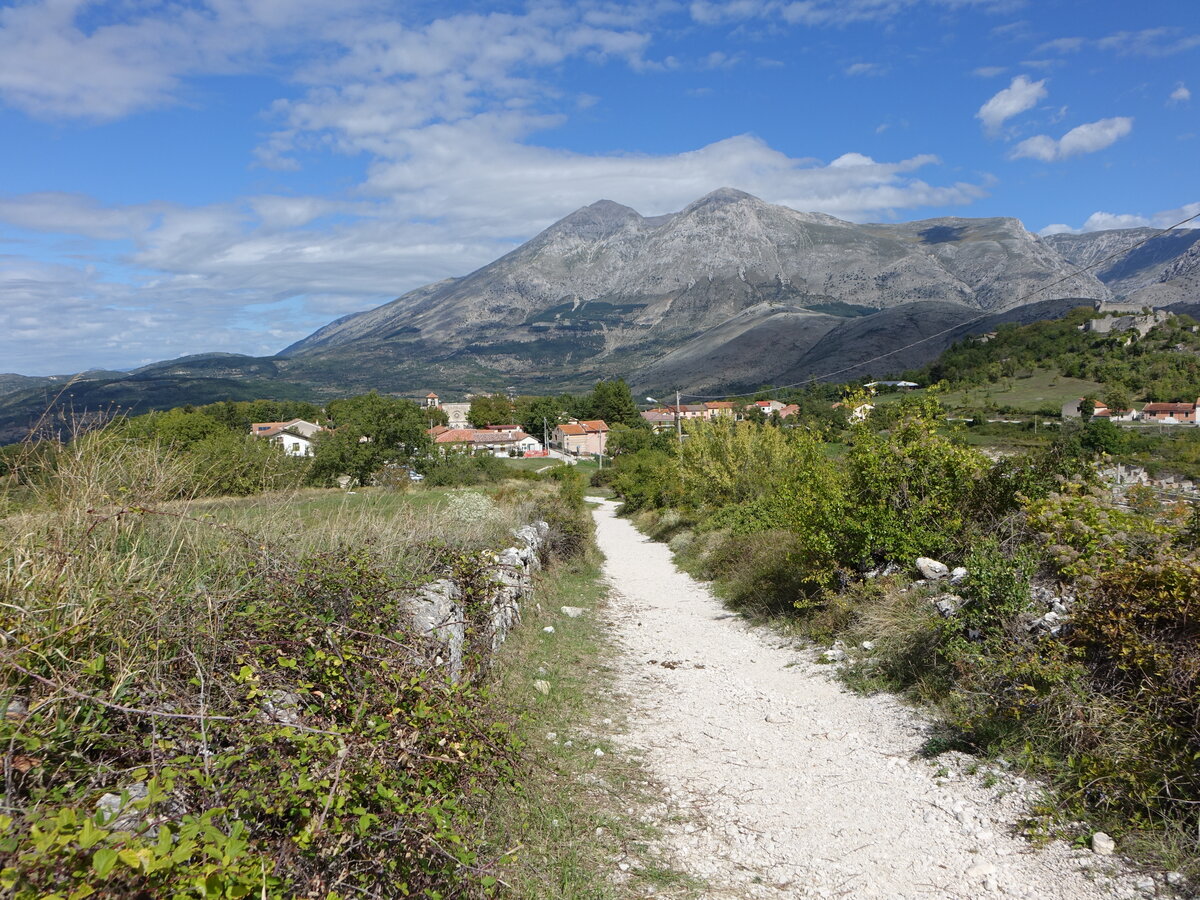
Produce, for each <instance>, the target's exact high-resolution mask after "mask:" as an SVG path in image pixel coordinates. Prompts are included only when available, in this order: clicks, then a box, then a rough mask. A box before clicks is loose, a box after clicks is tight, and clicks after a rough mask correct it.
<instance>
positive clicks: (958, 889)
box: [596, 502, 1162, 900]
mask: <svg viewBox="0 0 1200 900" xmlns="http://www.w3.org/2000/svg"><path fill="white" fill-rule="evenodd" d="M615 510H616V504H614V503H611V502H604V503H599V504H597V509H596V520H597V525H598V540H599V544H600V548H601V549H602V550H603V551H604V554H605V556H606V557H607V562H606V564H605V574H606V576H607V578H608V579H609V581H610V582H611V584H612V586H613V588H614V590H613V599H612V601H611V605H610V607H609V615H608V618H609V620H610V622H611V625H612V628H613V631H614V637H615V638H616V642H617V644H618V646H619V647H620V652H621V659H620V660H619V666H618V668H619V671H620V672H622V673H623V674H622V675H621V677H620V681H619V684H618V685H617V687H618V689H619V690H620V691H621V692H622V693H623V694H624V695H627V696H628V698H629V701H628V703H629V727H628V731H627V733H626V734H625V735H624V736H623V737H622V738H620V740H621V741H622V742H623V744H624V746H625V747H626V748H627V749H628V750H630V751H631V752H634V753H637V754H639V755H641V756H642V758H643V759H644V761H645V763H646V765H647V767H648V768H649V770H650V771H651V773H652V774H653V776H654V778H655V779H656V781H657V782H658V784H660V785H661V786H662V788H663V792H664V796H663V802H662V804H661V807H659V808H658V809H656V810H655V811H654V815H655V816H656V817H657V818H659V820H660V823H661V825H662V827H663V830H664V838H663V843H662V846H661V847H660V848H658V849H659V850H660V851H662V852H664V853H665V854H666V855H667V856H668V857H670V858H671V859H672V860H673V861H674V864H675V865H676V867H678V868H680V869H683V870H684V871H686V872H688V873H689V874H691V875H694V876H696V877H698V878H701V879H703V880H704V881H706V882H707V884H708V885H709V888H708V889H706V890H705V891H704V892H703V893H704V896H713V897H718V896H721V897H773V898H778V897H853V898H889V900H891V898H910V897H911V898H916V897H920V898H930V897H936V898H960V897H961V898H974V897H980V896H988V895H992V896H1015V897H1028V898H1039V900H1040V898H1062V900H1088V898H1098V897H1144V896H1147V895H1148V894H1153V892H1154V890H1155V885H1154V884H1153V883H1152V882H1148V881H1147V880H1146V879H1145V878H1144V877H1142V878H1141V883H1140V884H1139V883H1138V882H1139V877H1138V876H1137V875H1134V874H1120V873H1116V870H1117V869H1118V865H1117V863H1116V862H1115V861H1114V860H1113V859H1112V858H1109V857H1099V856H1096V855H1095V854H1093V853H1092V852H1091V851H1090V850H1083V849H1073V848H1070V847H1068V846H1066V845H1064V844H1061V843H1060V844H1056V845H1054V846H1052V847H1050V848H1048V849H1044V850H1034V849H1032V848H1031V847H1030V845H1029V844H1028V843H1027V842H1025V841H1024V840H1022V839H1021V838H1019V837H1016V836H1014V832H1015V829H1016V826H1017V823H1018V821H1019V820H1020V818H1021V812H1022V809H1023V808H1024V805H1025V803H1027V801H1028V798H1029V796H1030V794H1031V793H1032V790H1033V788H1032V786H1030V785H1028V784H1026V783H1025V782H1023V781H1022V780H1020V779H1012V778H1007V777H1006V778H1004V779H1003V780H1002V781H1001V783H1000V784H998V785H993V786H991V787H985V786H984V783H983V778H982V777H981V776H978V775H975V776H969V775H964V774H961V773H960V774H955V773H954V772H953V771H951V772H950V773H947V772H946V765H947V763H946V762H945V760H944V759H943V758H939V759H938V760H936V761H933V762H930V761H926V760H923V759H920V758H918V757H917V751H918V748H919V747H920V746H921V744H922V742H923V740H924V736H925V733H926V726H925V724H924V723H923V721H922V720H921V719H920V718H919V717H918V716H917V715H915V714H914V713H912V712H911V711H909V710H907V709H906V708H904V707H902V706H900V705H899V704H898V703H897V702H896V701H895V700H894V699H892V698H889V697H884V696H876V697H861V696H857V695H854V694H851V693H848V692H847V691H846V690H844V689H843V688H842V687H840V686H839V685H838V684H837V682H835V681H834V680H833V679H831V677H830V670H829V668H828V667H827V666H819V665H816V664H815V663H814V662H813V661H812V654H811V652H804V651H797V650H795V649H790V648H788V647H785V646H783V642H782V641H781V639H779V638H778V637H776V636H775V635H773V634H772V633H771V632H769V631H767V630H764V629H756V628H751V627H749V626H747V625H746V624H745V623H744V622H743V621H742V620H741V619H740V618H739V617H737V616H736V615H733V614H731V613H730V612H729V611H728V610H726V609H725V608H723V606H722V605H721V603H720V601H718V600H716V599H714V598H713V596H712V595H711V594H710V592H709V591H708V590H707V589H706V587H705V586H704V585H702V584H700V583H698V582H696V581H694V580H693V579H692V578H690V577H689V576H687V575H685V574H683V573H681V572H679V571H678V570H677V569H676V568H675V566H674V565H673V563H672V561H671V558H670V551H669V550H668V549H667V547H666V546H665V545H663V544H659V543H654V542H651V541H649V540H647V539H646V538H644V537H643V536H642V535H641V534H640V533H638V532H637V531H636V530H635V529H634V528H633V526H632V525H631V524H630V523H629V522H627V521H625V520H623V519H619V518H617V517H616V515H615ZM950 768H951V769H953V768H954V766H953V765H951V767H950ZM1160 890H1161V886H1160ZM1161 895H1162V894H1161V893H1160V896H1161Z"/></svg>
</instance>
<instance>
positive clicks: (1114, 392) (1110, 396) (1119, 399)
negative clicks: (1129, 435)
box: [1104, 384, 1133, 411]
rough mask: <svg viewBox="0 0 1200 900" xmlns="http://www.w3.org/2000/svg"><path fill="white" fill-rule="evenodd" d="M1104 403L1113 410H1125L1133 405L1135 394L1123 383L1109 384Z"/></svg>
mask: <svg viewBox="0 0 1200 900" xmlns="http://www.w3.org/2000/svg"><path fill="white" fill-rule="evenodd" d="M1104 404H1105V405H1106V406H1107V407H1108V408H1109V409H1112V410H1118V411H1124V410H1127V409H1129V408H1130V407H1131V406H1133V396H1132V395H1131V394H1130V393H1129V388H1127V387H1125V385H1123V384H1114V385H1111V386H1109V388H1108V390H1107V391H1106V392H1105V394H1104Z"/></svg>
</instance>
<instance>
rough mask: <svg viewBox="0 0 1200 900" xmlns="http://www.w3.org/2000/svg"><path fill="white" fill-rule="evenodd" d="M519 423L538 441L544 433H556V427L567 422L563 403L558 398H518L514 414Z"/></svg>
mask: <svg viewBox="0 0 1200 900" xmlns="http://www.w3.org/2000/svg"><path fill="white" fill-rule="evenodd" d="M514 416H515V417H516V420H517V423H518V424H519V425H520V426H521V428H523V429H524V430H525V433H526V434H531V435H533V436H534V437H535V438H537V439H538V440H541V439H542V436H543V432H544V431H551V432H552V431H554V426H555V425H561V424H562V423H563V422H565V421H566V420H567V416H566V415H565V410H564V409H563V405H562V401H561V400H560V399H559V398H557V397H518V398H517V408H516V411H515V412H514Z"/></svg>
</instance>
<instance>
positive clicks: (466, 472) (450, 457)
mask: <svg viewBox="0 0 1200 900" xmlns="http://www.w3.org/2000/svg"><path fill="white" fill-rule="evenodd" d="M415 468H416V470H417V471H418V472H420V473H421V474H422V475H424V476H425V483H426V484H428V485H430V486H431V487H455V486H470V485H475V484H488V483H494V482H497V481H503V480H504V479H506V478H517V477H520V475H519V470H517V469H514V468H513V467H512V466H509V465H508V464H507V463H505V462H504V461H503V460H501V459H496V457H494V456H492V455H491V454H490V453H489V454H481V455H479V456H472V455H470V454H467V453H447V454H445V455H442V456H429V457H426V458H424V459H420V460H418V461H417V463H416V466H415Z"/></svg>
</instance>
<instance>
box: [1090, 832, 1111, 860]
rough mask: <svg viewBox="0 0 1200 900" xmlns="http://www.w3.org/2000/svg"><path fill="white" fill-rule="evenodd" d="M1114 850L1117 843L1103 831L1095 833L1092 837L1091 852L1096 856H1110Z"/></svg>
mask: <svg viewBox="0 0 1200 900" xmlns="http://www.w3.org/2000/svg"><path fill="white" fill-rule="evenodd" d="M1116 849H1117V842H1116V841H1114V840H1113V839H1112V838H1110V837H1109V836H1108V835H1107V834H1105V833H1104V832H1103V831H1097V832H1096V833H1095V834H1093V835H1092V852H1093V853H1095V854H1097V855H1098V856H1112V854H1113V851H1114V850H1116Z"/></svg>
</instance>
